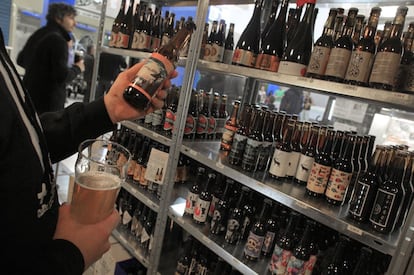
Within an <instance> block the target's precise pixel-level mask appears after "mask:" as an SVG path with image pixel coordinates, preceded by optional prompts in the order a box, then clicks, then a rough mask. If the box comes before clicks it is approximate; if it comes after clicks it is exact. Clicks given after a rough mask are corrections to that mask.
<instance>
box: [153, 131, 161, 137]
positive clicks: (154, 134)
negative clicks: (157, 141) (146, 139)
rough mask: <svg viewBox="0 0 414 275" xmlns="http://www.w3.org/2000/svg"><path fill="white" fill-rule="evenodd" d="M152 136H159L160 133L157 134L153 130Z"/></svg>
mask: <svg viewBox="0 0 414 275" xmlns="http://www.w3.org/2000/svg"><path fill="white" fill-rule="evenodd" d="M152 136H153V137H154V138H158V137H159V136H160V135H159V134H157V133H155V132H152Z"/></svg>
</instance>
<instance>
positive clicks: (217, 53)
mask: <svg viewBox="0 0 414 275" xmlns="http://www.w3.org/2000/svg"><path fill="white" fill-rule="evenodd" d="M223 54H224V47H223V46H219V45H218V44H216V43H213V44H212V45H211V51H210V56H209V61H212V62H221V61H223Z"/></svg>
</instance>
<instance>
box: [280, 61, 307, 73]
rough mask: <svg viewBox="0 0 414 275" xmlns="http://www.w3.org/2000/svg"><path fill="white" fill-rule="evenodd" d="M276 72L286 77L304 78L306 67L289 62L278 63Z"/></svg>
mask: <svg viewBox="0 0 414 275" xmlns="http://www.w3.org/2000/svg"><path fill="white" fill-rule="evenodd" d="M278 72H279V73H282V74H288V75H296V76H305V74H306V65H303V64H300V63H295V62H290V61H280V63H279V69H278Z"/></svg>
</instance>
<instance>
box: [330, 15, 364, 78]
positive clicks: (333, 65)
mask: <svg viewBox="0 0 414 275" xmlns="http://www.w3.org/2000/svg"><path fill="white" fill-rule="evenodd" d="M357 13H358V9H357V8H350V9H349V11H348V16H347V18H346V22H345V26H344V28H343V30H342V35H341V37H340V38H338V39H337V40H336V41H335V43H334V47H333V48H332V50H331V53H330V55H329V61H328V64H327V66H326V71H325V77H324V78H325V79H327V80H331V81H337V82H342V81H343V80H344V78H345V74H346V70H347V68H348V63H349V59H350V58H351V54H352V51H353V49H354V42H353V40H352V31H353V29H354V25H355V18H356V15H357Z"/></svg>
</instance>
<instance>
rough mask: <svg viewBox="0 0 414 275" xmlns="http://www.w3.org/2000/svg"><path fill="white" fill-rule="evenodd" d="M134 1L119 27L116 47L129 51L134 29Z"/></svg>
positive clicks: (130, 3) (131, 2)
mask: <svg viewBox="0 0 414 275" xmlns="http://www.w3.org/2000/svg"><path fill="white" fill-rule="evenodd" d="M133 8H134V1H130V2H129V6H128V10H127V12H126V14H125V16H124V19H123V20H122V22H121V24H120V25H119V32H118V35H117V41H116V47H117V48H122V49H128V48H129V46H130V37H131V35H132V32H133V29H134V14H133Z"/></svg>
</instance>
